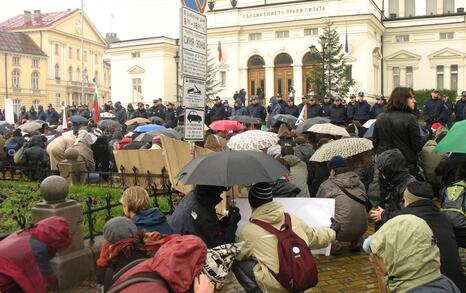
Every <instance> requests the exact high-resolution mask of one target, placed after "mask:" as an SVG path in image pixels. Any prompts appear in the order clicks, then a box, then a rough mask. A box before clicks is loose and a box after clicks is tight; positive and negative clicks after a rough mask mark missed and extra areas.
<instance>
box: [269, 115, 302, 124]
mask: <svg viewBox="0 0 466 293" xmlns="http://www.w3.org/2000/svg"><path fill="white" fill-rule="evenodd" d="M273 119H275V120H276V121H281V122H283V123H286V124H289V125H292V126H294V125H295V124H296V121H298V118H296V117H294V116H293V115H288V114H277V115H275V116H273Z"/></svg>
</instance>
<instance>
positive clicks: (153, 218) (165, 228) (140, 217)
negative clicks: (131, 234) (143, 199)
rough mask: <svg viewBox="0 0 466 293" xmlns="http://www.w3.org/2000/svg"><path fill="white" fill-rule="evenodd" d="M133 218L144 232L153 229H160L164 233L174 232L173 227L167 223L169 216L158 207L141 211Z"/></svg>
mask: <svg viewBox="0 0 466 293" xmlns="http://www.w3.org/2000/svg"><path fill="white" fill-rule="evenodd" d="M131 220H132V221H133V223H134V224H135V225H136V226H137V227H138V228H139V230H141V231H142V232H144V233H145V232H153V231H158V232H160V234H162V235H167V234H172V233H173V231H172V228H170V226H169V225H168V223H167V218H166V217H165V215H164V214H163V213H162V212H161V211H160V210H159V209H158V208H151V209H148V210H144V211H141V212H139V213H137V214H136V215H135V216H134V217H132V218H131Z"/></svg>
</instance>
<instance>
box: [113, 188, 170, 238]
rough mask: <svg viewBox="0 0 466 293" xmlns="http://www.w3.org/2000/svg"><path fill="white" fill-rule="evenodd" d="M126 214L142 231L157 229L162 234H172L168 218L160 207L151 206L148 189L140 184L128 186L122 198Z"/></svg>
mask: <svg viewBox="0 0 466 293" xmlns="http://www.w3.org/2000/svg"><path fill="white" fill-rule="evenodd" d="M120 202H121V204H122V205H123V211H124V213H125V216H127V217H129V218H130V219H131V220H132V221H133V223H134V224H135V225H136V226H137V227H138V229H139V230H140V231H141V232H144V233H145V232H153V231H157V232H159V233H160V234H161V235H168V234H172V229H171V228H170V225H168V223H167V218H166V217H165V215H164V214H163V213H162V212H161V211H160V209H158V208H150V199H149V194H148V193H147V191H146V190H145V189H144V188H142V187H140V186H132V187H129V188H127V189H126V190H125V191H124V192H123V195H122V197H121V199H120Z"/></svg>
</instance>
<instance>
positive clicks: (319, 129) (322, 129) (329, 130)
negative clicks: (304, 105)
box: [307, 123, 350, 136]
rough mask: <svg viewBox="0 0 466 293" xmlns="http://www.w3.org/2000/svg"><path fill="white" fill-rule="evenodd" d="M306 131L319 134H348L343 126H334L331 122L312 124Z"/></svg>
mask: <svg viewBox="0 0 466 293" xmlns="http://www.w3.org/2000/svg"><path fill="white" fill-rule="evenodd" d="M307 131H310V132H315V133H321V134H329V135H333V136H350V135H349V133H348V131H346V129H345V128H343V127H341V126H336V125H334V124H332V123H322V124H314V125H312V126H311V127H310V128H309V129H307Z"/></svg>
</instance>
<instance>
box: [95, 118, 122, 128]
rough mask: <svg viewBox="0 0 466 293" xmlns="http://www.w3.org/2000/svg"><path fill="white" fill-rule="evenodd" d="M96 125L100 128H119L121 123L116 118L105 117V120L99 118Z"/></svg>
mask: <svg viewBox="0 0 466 293" xmlns="http://www.w3.org/2000/svg"><path fill="white" fill-rule="evenodd" d="M97 127H99V128H101V129H102V128H120V127H121V124H120V123H119V122H118V121H116V120H111V119H105V120H100V121H99V123H97Z"/></svg>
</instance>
